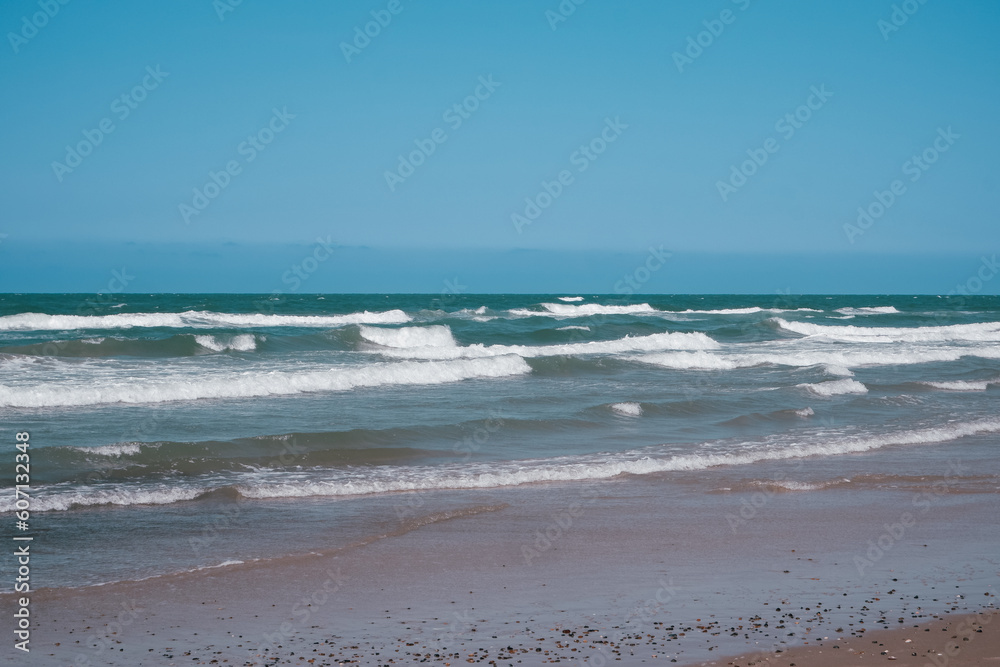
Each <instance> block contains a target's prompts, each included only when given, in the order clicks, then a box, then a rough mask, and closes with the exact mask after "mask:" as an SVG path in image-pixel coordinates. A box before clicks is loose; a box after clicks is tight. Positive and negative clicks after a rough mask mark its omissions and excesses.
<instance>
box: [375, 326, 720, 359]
mask: <svg viewBox="0 0 1000 667" xmlns="http://www.w3.org/2000/svg"><path fill="white" fill-rule="evenodd" d="M717 347H719V344H718V343H716V342H715V341H714V340H712V339H711V338H709V337H708V336H706V335H705V334H703V333H701V332H696V333H678V332H673V333H661V334H650V335H649V336H635V337H632V336H626V337H625V338H618V339H616V340H602V341H590V342H586V343H563V344H558V345H482V344H475V345H468V346H465V347H456V346H441V347H419V348H406V349H393V348H387V349H382V350H378V353H379V354H381V355H383V356H389V357H395V358H400V359H462V358H467V359H478V358H486V357H496V356H503V355H510V354H516V355H518V356H520V357H552V356H566V355H586V354H621V353H624V352H650V351H656V350H704V349H715V348H717Z"/></svg>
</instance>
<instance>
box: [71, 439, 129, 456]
mask: <svg viewBox="0 0 1000 667" xmlns="http://www.w3.org/2000/svg"><path fill="white" fill-rule="evenodd" d="M70 449H75V450H77V451H79V452H85V453H87V454H98V455H100V456H113V457H115V458H119V457H122V456H129V455H131V454H138V453H139V452H140V451H142V445H140V444H139V443H138V442H119V443H115V444H113V445H101V446H100V447H71V448H70Z"/></svg>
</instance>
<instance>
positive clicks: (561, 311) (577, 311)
mask: <svg viewBox="0 0 1000 667" xmlns="http://www.w3.org/2000/svg"><path fill="white" fill-rule="evenodd" d="M542 308H544V309H545V310H547V311H548V312H549V313H551V314H552V315H557V316H559V317H583V316H587V315H630V314H635V313H656V312H659V311H657V310H656V309H655V308H653V307H652V306H650V305H649V304H648V303H633V304H628V305H624V306H602V305H601V304H599V303H585V304H583V305H582V306H568V305H565V304H562V303H543V304H542ZM539 314H545V313H539Z"/></svg>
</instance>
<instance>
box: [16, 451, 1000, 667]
mask: <svg viewBox="0 0 1000 667" xmlns="http://www.w3.org/2000/svg"><path fill="white" fill-rule="evenodd" d="M808 465H809V464H808V463H807V464H806V466H807V467H806V468H805V469H804V470H803V471H802V473H803V474H805V473H808V472H809V468H808ZM751 472H755V473H758V474H759V475H773V474H775V473H774V470H773V469H767V470H764V469H761V470H757V471H751ZM713 474H715V473H712V472H710V471H709V472H706V471H702V472H700V473H697V474H691V475H688V476H686V477H685V476H684V475H680V476H678V477H679V479H677V483H676V484H663V483H662V480H656V479H652V478H647V477H636V478H629V479H623V480H615V481H610V482H603V483H600V484H590V485H584V486H582V487H579V486H558V485H547V486H538V487H534V488H530V489H523V488H522V489H519V490H517V491H516V492H515V491H506V492H505V491H490V492H484V493H480V494H469V493H458V492H453V493H440V494H426V497H425V499H424V501H423V504H422V506H421V507H420V511H419V512H414V513H413V515H412V516H407V517H404V518H399V519H396V523H395V526H394V527H393V526H391V525H389V524H386V525H387V526H389V527H390V528H392V529H391V530H383V531H382V532H380V533H378V534H372V535H371V536H370V537H369V538H367V539H364V540H358V541H355V542H354V543H353V544H352V545H347V546H342V547H338V548H335V549H327V550H324V549H321V548H320V549H315V550H313V551H311V552H309V553H303V554H300V555H297V556H292V557H286V558H282V559H277V560H269V561H259V562H249V563H244V564H235V565H228V566H223V567H217V568H212V569H206V570H201V571H198V572H191V573H186V574H179V575H169V576H163V577H156V578H152V579H147V580H145V581H137V582H120V583H112V584H108V585H104V586H92V587H87V588H76V589H69V588H67V589H49V590H42V591H38V592H36V593H35V595H34V598H33V604H34V611H33V613H34V619H35V623H36V625H35V631H34V634H33V642H32V651H31V664H39V665H48V664H52V665H65V664H78V665H87V664H91V665H187V664H228V665H254V664H260V665H272V664H300V663H301V664H316V665H338V664H362V665H385V664H409V663H417V662H423V661H426V662H428V663H435V664H447V665H457V664H466V663H472V662H476V663H478V662H482V663H484V664H498V665H506V664H510V665H516V664H522V665H534V664H550V663H553V662H557V661H558V662H562V663H566V662H569V663H570V664H581V665H594V666H595V667H596V666H599V665H602V664H606V663H609V662H615V663H620V664H670V663H674V664H678V665H695V664H718V665H729V664H732V665H750V664H775V665H779V664H780V665H791V664H797V665H812V664H816V665H825V664H831V665H833V664H838V665H839V664H874V663H875V662H877V661H879V660H890V659H891V658H895V659H896V662H894V664H918V662H912V661H917V660H925V659H926V660H927V661H930V660H932V658H933V657H934V656H937V653H941V654H942V655H943V656H945V657H947V658H948V660H949V662H947V664H959V665H961V664H990V663H989V662H986V661H988V659H990V658H993V657H998V656H1000V653H998V652H997V646H998V644H997V639H996V634H997V633H996V629H997V628H998V627H1000V624H993V623H992V622H991V621H990V620H989V619H991V618H992V616H990V615H988V614H987V615H986V616H983V617H980V620H978V621H976V622H977V623H980V624H981V626H982V632H981V633H980V632H978V631H977V632H974V633H972V634H969V633H970V630H969V629H968V628H970V627H971V626H970V625H969V624H968V619H969V618H970V615H971V614H975V613H977V612H980V611H983V610H990V609H994V608H995V606H996V597H995V596H996V590H997V574H998V571H997V567H996V561H995V554H996V553H997V548H996V547H997V544H996V542H997V531H996V530H995V527H996V517H997V516H998V514H997V509H998V507H997V505H998V502H997V501H998V499H997V496H996V495H995V494H992V493H963V494H952V495H949V496H948V497H947V498H944V499H943V500H942V501H941V502H940V503H939V505H938V506H936V507H935V508H934V511H933V512H928V514H927V515H926V516H925V517H923V518H922V519H921V521H920V522H919V523H918V524H917V525H916V526H914V527H913V528H912V529H911V530H910V532H909V533H908V534H907V535H906V536H904V537H903V538H902V539H900V540H899V541H898V542H897V543H896V544H895V545H894V546H893V548H892V549H891V550H890V551H887V552H886V554H885V555H884V557H883V558H882V559H880V560H879V562H878V563H874V564H872V566H871V567H870V569H864V568H863V571H862V572H860V573H859V570H858V566H857V564H856V562H855V560H854V557H855V556H857V555H858V554H863V553H864V552H865V550H866V548H867V540H868V536H869V535H876V536H877V535H879V533H880V532H881V531H883V530H884V526H886V525H889V526H890V527H891V525H892V523H893V522H894V521H895V520H896V519H897V518H898V516H899V513H900V512H899V508H900V507H903V506H905V505H906V504H907V503H909V500H910V497H911V494H910V493H909V492H897V493H889V494H886V493H871V494H860V495H859V494H851V493H849V492H844V491H843V490H827V491H819V492H811V493H794V492H786V493H775V494H773V495H770V496H769V497H768V498H767V500H768V502H767V504H766V506H764V507H763V508H762V509H761V510H760V512H759V513H758V515H756V516H754V517H752V519H751V520H750V521H747V522H746V525H744V526H740V527H739V530H733V528H732V527H731V526H730V523H729V522H727V520H726V517H727V516H731V515H732V513H733V511H734V508H735V509H736V510H737V511H738V508H739V507H740V501H741V498H742V497H743V496H741V495H740V494H737V493H703V494H698V495H697V496H696V497H695V496H692V495H691V494H689V493H685V492H682V491H680V490H678V489H680V488H683V487H684V486H685V485H686V484H699V485H702V486H704V485H706V484H707V485H708V486H709V487H711V486H713V485H716V486H717V485H718V484H721V483H730V482H726V481H725V479H724V478H723V477H722V476H721V473H719V479H718V480H712V479H709V477H711V475H713ZM405 497H406V496H405V494H404V495H401V496H400V497H399V500H400V501H401V502H402V501H404V499H405ZM341 502H345V501H341ZM540 536H541V538H540ZM546 536H547V537H546ZM959 536H961V539H959ZM324 539H332V536H327V537H323V536H317V543H321V542H322V541H323V540H324ZM141 556H142V555H141V554H140V553H136V554H135V557H141ZM6 597H7V599H6V600H5V604H6V605H10V604H12V601H11V600H10V596H6ZM942 623H945V624H946V625H941V624H942ZM962 623H964V625H962V626H961V627H960V626H959V624H962ZM942 627H944V628H945V629H944V630H943V631H942V629H941V628H942ZM923 628H929V630H928V631H927V632H925V631H924V630H923ZM977 628H978V626H977ZM949 632H951V633H952V634H948V633H949ZM952 635H961V636H959V637H958V638H957V641H958V642H960V643H959V644H958V645H959V646H960V647H961V653H960V654H959V655H957V656H950V655H949V654H948V653H947V651H948V650H949V649H948V640H949V639H955V637H953V636H952ZM966 636H967V637H968V640H969V641H968V642H965V641H964V639H965V638H966ZM907 639H911V640H912V641H911V642H910V643H907V642H906V640H907ZM873 642H874V643H873ZM911 644H912V646H911ZM835 646H836V647H839V648H834V647H835ZM876 648H877V649H878V650H874V649H876ZM882 651H886V653H885V654H883V653H882ZM820 652H822V653H820ZM913 653H916V654H917V656H916V657H914V656H913V655H912V654H913ZM723 656H740V657H732V658H724V657H723ZM973 656H975V657H973ZM937 657H938V658H940V659H941V660H944V657H941V656H937ZM911 659H912V661H911V662H905V661H906V660H911ZM963 660H964V661H965V662H962V661H963ZM824 661H825V662H824ZM975 661H979V662H975ZM12 664H14V663H12ZM919 664H923V663H919ZM931 664H934V663H931ZM941 664H944V663H941Z"/></svg>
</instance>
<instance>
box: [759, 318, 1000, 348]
mask: <svg viewBox="0 0 1000 667" xmlns="http://www.w3.org/2000/svg"><path fill="white" fill-rule="evenodd" d="M773 321H774V322H775V323H777V324H778V326H780V327H781V328H782V329H784V330H786V331H792V332H795V333H798V334H802V335H804V336H823V337H825V338H829V339H831V340H840V341H847V342H866V343H934V342H948V341H955V342H962V341H968V342H1000V322H981V323H978V324H952V325H947V326H937V327H911V328H899V327H856V326H852V325H843V326H838V325H824V324H812V323H809V322H789V321H787V320H783V319H781V318H780V317H779V318H775V319H774V320H773Z"/></svg>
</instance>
